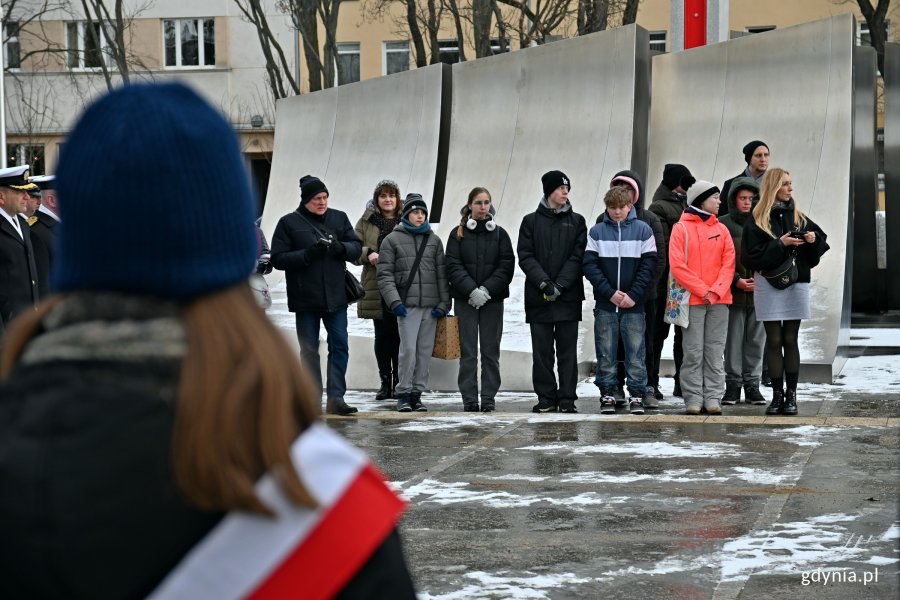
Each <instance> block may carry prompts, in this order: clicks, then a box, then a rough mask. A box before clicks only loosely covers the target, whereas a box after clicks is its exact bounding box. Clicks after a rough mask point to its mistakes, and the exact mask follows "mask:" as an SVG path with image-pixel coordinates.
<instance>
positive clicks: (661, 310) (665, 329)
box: [647, 295, 684, 387]
mask: <svg viewBox="0 0 900 600" xmlns="http://www.w3.org/2000/svg"><path fill="white" fill-rule="evenodd" d="M654 302H655V303H656V307H655V310H656V314H655V315H654V319H653V321H654V322H655V329H656V331H655V332H654V333H655V335H654V338H653V365H654V370H653V371H650V365H649V364H648V365H647V385H652V386H653V387H659V361H660V357H661V356H662V349H663V343H664V342H665V341H666V338H667V337H669V324H668V323H666V322H665V321H663V315H664V314H665V312H666V311H665V308H666V296H665V295H663V296H662V298H657V299H656V300H655V301H654ZM648 318H649V317H648ZM673 327H675V340H674V342H675V343H674V347H673V348H672V354H673V356H672V358H674V359H675V381H678V378H679V375H681V363H682V361H683V360H684V352H683V351H682V349H681V336H682V332H681V327H678V326H677V325H675V326H673ZM648 363H649V359H648Z"/></svg>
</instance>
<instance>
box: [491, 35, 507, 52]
mask: <svg viewBox="0 0 900 600" xmlns="http://www.w3.org/2000/svg"><path fill="white" fill-rule="evenodd" d="M500 41H501V40H500V38H491V54H503V53H505V52H509V40H508V39H504V40H503V43H502V44H501V43H500Z"/></svg>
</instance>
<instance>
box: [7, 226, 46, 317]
mask: <svg viewBox="0 0 900 600" xmlns="http://www.w3.org/2000/svg"><path fill="white" fill-rule="evenodd" d="M15 218H16V219H18V220H19V227H20V229H21V230H22V237H19V234H18V233H16V230H15V228H14V227H13V226H12V225H10V224H9V221H7V220H6V219H5V218H3V217H0V335H2V333H3V331H4V330H5V328H6V325H8V324H9V322H10V321H12V320H13V319H14V318H15V317H16V316H18V315H19V314H20V313H22V312H24V311H26V310H32V309H34V306H35V305H36V304H37V301H38V298H39V297H40V296H39V295H38V283H37V281H38V274H37V267H36V266H35V264H34V249H33V248H32V246H31V234H30V232H29V227H28V223H27V222H26V221H25V219H23V218H21V217H18V216H17V217H15Z"/></svg>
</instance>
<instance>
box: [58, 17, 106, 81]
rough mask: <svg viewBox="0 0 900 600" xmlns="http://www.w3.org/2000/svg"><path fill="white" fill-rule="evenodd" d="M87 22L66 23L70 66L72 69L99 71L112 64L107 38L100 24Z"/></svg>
mask: <svg viewBox="0 0 900 600" xmlns="http://www.w3.org/2000/svg"><path fill="white" fill-rule="evenodd" d="M91 26H92V27H91V28H88V24H87V22H85V21H78V22H74V23H66V46H67V48H68V66H69V68H70V69H99V68H100V67H102V66H103V65H104V64H107V65H108V64H110V60H109V52H108V50H107V44H106V36H105V35H103V31H101V29H100V23H98V22H96V21H95V22H93V23H91Z"/></svg>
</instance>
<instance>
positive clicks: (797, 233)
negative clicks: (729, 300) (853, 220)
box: [741, 167, 828, 415]
mask: <svg viewBox="0 0 900 600" xmlns="http://www.w3.org/2000/svg"><path fill="white" fill-rule="evenodd" d="M793 189H794V187H793V182H792V181H791V174H790V173H789V172H788V171H786V170H785V169H782V168H779V167H775V168H770V169H769V170H767V171H766V175H765V177H763V182H762V187H761V188H760V195H759V202H758V203H757V205H756V206H755V207H754V208H753V215H752V218H751V219H748V220H747V222H746V223H745V224H744V235H743V249H742V252H741V253H742V262H743V263H744V266H746V267H747V268H749V269H751V270H753V271H754V276H753V281H754V290H753V303H754V305H755V306H756V319H757V320H758V321H761V322H762V323H763V326H764V327H765V329H766V357H767V359H768V363H769V375H770V376H771V378H772V403H771V404H769V406H768V407H767V408H766V414H767V415H796V414H797V412H798V411H797V380H798V379H799V373H800V346H799V343H798V334H799V331H800V322H801V321H802V320H803V319H808V318H809V316H810V309H809V283H810V271H811V270H812V268H813V267H815V266H816V265H818V264H819V260H820V259H821V258H822V255H823V254H825V252H827V251H828V244H827V243H826V241H825V240H826V236H825V233H824V232H823V231H822V229H821V228H820V227H819V226H818V225H816V224H815V223H814V222H813V221H812V219H810V218H809V217H808V216H806V215H805V214H803V211H801V210H800V207H799V206H797V202H796V201H795V200H794V197H793ZM785 385H786V386H787V389H786V390H785V389H784V386H785Z"/></svg>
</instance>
